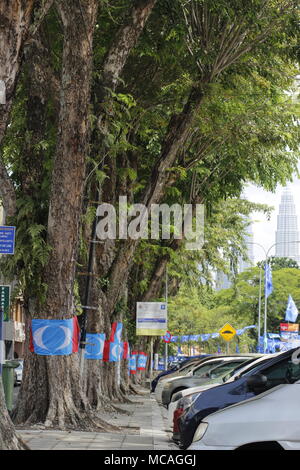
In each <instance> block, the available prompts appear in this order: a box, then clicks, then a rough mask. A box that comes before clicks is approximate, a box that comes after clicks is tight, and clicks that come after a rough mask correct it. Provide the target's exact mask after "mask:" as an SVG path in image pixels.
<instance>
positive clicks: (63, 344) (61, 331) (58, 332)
mask: <svg viewBox="0 0 300 470" xmlns="http://www.w3.org/2000/svg"><path fill="white" fill-rule="evenodd" d="M79 335H80V328H79V324H78V320H77V317H73V318H70V319H68V320H40V319H33V320H32V322H31V335H30V346H29V349H30V351H31V352H34V353H35V354H38V355H40V356H66V355H70V354H72V353H75V352H78V347H79Z"/></svg>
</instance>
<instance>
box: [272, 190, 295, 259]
mask: <svg viewBox="0 0 300 470" xmlns="http://www.w3.org/2000/svg"><path fill="white" fill-rule="evenodd" d="M275 242H276V245H275V256H277V257H283V258H291V259H293V260H294V261H296V262H297V263H298V264H299V266H300V256H299V246H300V234H299V231H298V220H297V214H296V207H295V204H294V198H293V194H292V192H291V191H290V189H288V188H284V189H283V192H282V195H281V202H280V205H279V214H278V215H277V230H276V234H275ZM293 242H298V243H293Z"/></svg>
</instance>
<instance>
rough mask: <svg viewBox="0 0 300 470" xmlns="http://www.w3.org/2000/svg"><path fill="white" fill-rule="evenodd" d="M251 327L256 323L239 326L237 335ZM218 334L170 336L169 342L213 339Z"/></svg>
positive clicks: (218, 334) (254, 326)
mask: <svg viewBox="0 0 300 470" xmlns="http://www.w3.org/2000/svg"><path fill="white" fill-rule="evenodd" d="M252 328H257V327H256V325H249V326H245V327H244V328H241V329H239V330H236V334H237V335H238V336H240V335H242V334H244V333H245V332H246V331H247V330H249V329H252ZM219 336H220V333H219V332H217V331H216V332H215V333H205V334H202V335H201V334H198V335H182V336H171V339H170V342H171V343H178V342H180V343H187V342H189V341H197V342H199V341H208V340H209V339H215V338H218V337H219ZM164 338H165V336H162V337H161V339H162V340H164Z"/></svg>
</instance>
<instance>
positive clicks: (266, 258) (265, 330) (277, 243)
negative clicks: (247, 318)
mask: <svg viewBox="0 0 300 470" xmlns="http://www.w3.org/2000/svg"><path fill="white" fill-rule="evenodd" d="M248 243H249V244H251V245H258V246H260V247H261V248H262V249H263V250H264V254H265V263H264V265H265V267H266V265H267V262H268V256H269V253H270V251H271V249H272V248H274V246H276V245H280V244H287V243H300V240H295V241H289V242H276V243H273V245H271V246H270V247H269V248H268V250H266V249H265V248H264V247H263V246H262V245H260V244H259V243H256V242H248ZM261 271H262V267H260V276H259V303H258V344H259V339H260V319H261ZM265 282H266V280H265ZM263 337H264V353H265V352H266V337H267V295H266V285H265V308H264V336H263Z"/></svg>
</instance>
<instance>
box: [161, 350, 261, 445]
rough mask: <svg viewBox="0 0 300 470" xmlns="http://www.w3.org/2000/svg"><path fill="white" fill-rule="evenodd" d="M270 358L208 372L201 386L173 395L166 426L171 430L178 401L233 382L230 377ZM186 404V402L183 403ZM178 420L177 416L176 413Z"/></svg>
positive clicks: (223, 365) (250, 360)
mask: <svg viewBox="0 0 300 470" xmlns="http://www.w3.org/2000/svg"><path fill="white" fill-rule="evenodd" d="M267 357H270V355H267V354H265V355H262V354H260V355H257V357H252V358H251V359H248V360H246V361H245V362H241V363H239V364H238V365H237V366H232V364H230V362H229V363H228V362H226V363H225V364H224V363H223V364H220V365H219V366H217V367H216V368H215V369H213V370H211V371H210V372H209V374H208V375H209V378H208V380H207V381H206V382H205V384H204V385H203V384H202V385H198V386H197V387H191V388H186V389H183V390H181V391H179V392H177V393H175V394H173V396H172V399H171V401H170V403H169V406H168V424H169V426H170V427H171V428H172V429H173V425H174V412H175V410H176V408H177V405H178V403H179V400H180V399H181V398H185V397H189V396H192V395H194V396H196V394H198V393H200V392H202V391H203V390H208V389H209V388H212V387H215V386H216V385H221V384H223V383H225V382H227V381H228V380H233V379H232V377H233V376H234V375H237V374H238V373H239V372H242V371H244V370H245V369H247V368H249V367H250V366H251V365H252V364H253V363H257V361H258V359H260V358H262V359H266V358H267ZM185 403H187V401H185ZM177 416H178V418H179V415H178V413H177ZM177 439H178V435H177V436H173V440H175V441H176V440H177Z"/></svg>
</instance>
